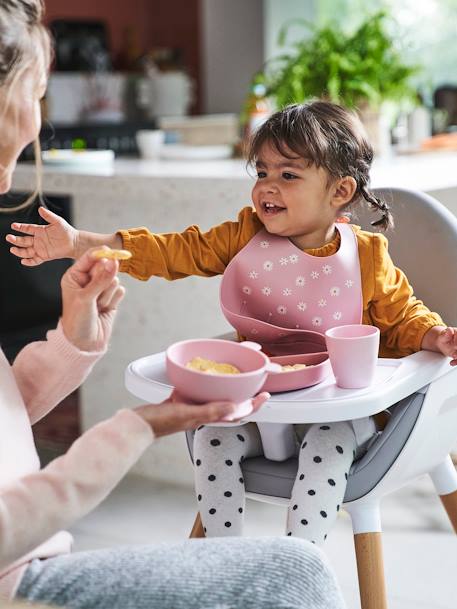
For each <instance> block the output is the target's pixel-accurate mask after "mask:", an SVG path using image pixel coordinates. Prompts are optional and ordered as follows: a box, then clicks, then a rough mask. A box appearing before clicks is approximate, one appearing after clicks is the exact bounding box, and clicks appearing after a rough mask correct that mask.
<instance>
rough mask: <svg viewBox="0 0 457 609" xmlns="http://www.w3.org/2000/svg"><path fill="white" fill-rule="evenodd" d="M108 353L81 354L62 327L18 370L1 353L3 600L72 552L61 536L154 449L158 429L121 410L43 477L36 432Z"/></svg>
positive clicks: (24, 355) (27, 353) (29, 352)
mask: <svg viewBox="0 0 457 609" xmlns="http://www.w3.org/2000/svg"><path fill="white" fill-rule="evenodd" d="M103 350H104V348H103ZM103 350H102V351H99V352H96V353H95V352H91V353H88V352H81V351H79V350H78V349H77V348H76V347H74V346H73V345H72V344H71V343H70V342H69V341H68V340H67V339H66V338H65V335H64V333H63V331H62V329H61V327H60V325H59V326H58V327H57V329H56V330H52V331H51V332H48V335H47V340H46V341H43V342H36V343H32V344H30V345H28V346H27V347H25V348H24V349H23V350H22V351H21V352H20V353H19V355H18V356H17V358H16V360H15V362H14V364H13V366H12V367H11V366H10V365H9V364H8V362H7V360H6V358H5V356H4V355H3V353H2V352H1V351H0V600H1V599H6V598H12V597H13V596H14V594H15V591H16V589H17V586H18V584H19V582H20V579H21V577H22V574H23V572H24V571H25V569H26V566H27V563H28V562H29V561H30V560H31V559H32V558H45V557H49V556H53V555H56V554H60V553H64V552H69V551H70V548H71V543H72V537H71V535H70V534H69V533H67V532H65V531H62V530H61V529H62V528H64V527H67V526H69V525H70V524H72V523H73V522H74V521H75V520H77V519H78V518H80V517H81V516H84V515H85V514H87V513H88V512H90V511H91V510H92V509H93V508H94V507H95V506H96V505H97V504H98V503H100V502H101V501H102V500H103V499H104V498H105V497H106V496H107V495H108V493H109V492H110V491H111V490H112V489H113V488H114V487H115V486H116V484H117V483H118V482H119V480H121V478H122V477H123V476H124V474H125V473H126V472H127V471H128V470H129V469H130V467H131V466H132V465H133V464H134V463H135V461H136V460H137V459H138V458H139V456H140V455H141V453H142V452H143V451H144V450H145V449H146V448H147V446H149V444H150V443H151V442H152V439H153V433H152V430H151V428H150V426H149V425H147V423H146V422H145V421H144V420H143V419H142V418H141V417H139V416H138V415H137V414H135V413H134V412H133V411H130V410H121V411H119V412H118V413H117V414H115V415H114V416H113V417H112V418H111V419H108V420H107V421H104V422H102V423H99V424H98V425H96V426H95V427H93V428H92V429H90V430H89V431H87V432H86V433H85V434H84V435H82V436H81V437H80V438H79V439H78V440H77V441H76V442H75V443H74V444H73V446H72V447H71V448H70V450H69V451H68V452H67V453H66V454H65V455H63V456H62V457H59V458H58V459H55V460H54V461H53V462H52V463H50V464H49V465H48V466H47V467H46V468H44V469H42V470H40V463H39V460H38V455H37V453H36V449H35V445H34V442H33V436H32V430H31V427H32V425H33V424H34V423H35V422H36V421H38V420H39V419H41V418H42V417H43V416H44V415H45V414H46V413H48V412H49V411H50V410H52V408H54V406H55V405H56V404H58V403H59V402H60V400H61V399H62V398H63V397H65V396H66V395H68V394H69V393H70V392H71V391H73V390H74V389H75V388H76V387H78V386H79V385H80V384H81V383H82V381H83V380H84V379H85V378H86V376H87V375H88V373H89V372H90V370H91V368H92V366H93V365H94V363H95V362H96V361H97V360H98V359H99V358H100V357H101V355H102V354H103Z"/></svg>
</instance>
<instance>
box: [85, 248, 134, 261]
mask: <svg viewBox="0 0 457 609" xmlns="http://www.w3.org/2000/svg"><path fill="white" fill-rule="evenodd" d="M92 256H93V257H94V258H108V260H128V259H129V258H131V257H132V253H131V252H129V251H128V250H112V249H102V250H97V251H95V252H92Z"/></svg>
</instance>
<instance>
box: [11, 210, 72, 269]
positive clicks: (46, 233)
mask: <svg viewBox="0 0 457 609" xmlns="http://www.w3.org/2000/svg"><path fill="white" fill-rule="evenodd" d="M38 213H39V214H40V216H41V217H42V218H43V220H46V222H48V224H45V225H42V224H24V223H22V222H14V223H13V224H12V225H11V228H12V229H13V230H15V231H18V232H20V233H24V236H23V237H17V236H16V235H6V240H7V241H8V243H11V244H12V245H13V247H11V248H10V252H11V253H12V254H14V255H15V256H17V257H18V258H21V264H23V265H24V266H38V265H39V264H42V263H43V262H47V261H48V260H56V259H57V258H76V257H77V249H78V240H79V231H77V230H76V229H75V228H73V226H71V225H70V224H68V222H66V221H65V220H64V219H63V218H61V217H60V216H58V215H57V214H54V213H53V212H52V211H49V209H46V208H44V207H40V208H39V209H38Z"/></svg>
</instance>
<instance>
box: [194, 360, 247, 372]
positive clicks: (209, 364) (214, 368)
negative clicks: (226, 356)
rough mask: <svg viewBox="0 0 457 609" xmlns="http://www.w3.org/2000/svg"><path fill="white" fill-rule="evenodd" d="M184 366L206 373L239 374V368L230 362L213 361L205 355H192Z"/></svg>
mask: <svg viewBox="0 0 457 609" xmlns="http://www.w3.org/2000/svg"><path fill="white" fill-rule="evenodd" d="M186 368H190V369H191V370H198V371H199V372H206V373H207V374H240V370H239V369H238V368H237V367H236V366H233V365H232V364H225V363H221V362H215V361H214V360H212V359H207V358H205V357H200V356H197V357H194V358H192V359H191V360H190V361H189V362H187V364H186Z"/></svg>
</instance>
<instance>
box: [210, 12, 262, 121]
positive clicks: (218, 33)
mask: <svg viewBox="0 0 457 609" xmlns="http://www.w3.org/2000/svg"><path fill="white" fill-rule="evenodd" d="M201 32H202V46H201V53H202V82H203V86H204V90H203V96H202V99H203V105H202V106H203V107H202V112H203V113H221V112H235V113H238V112H239V111H240V110H241V107H242V105H243V102H244V99H245V97H246V94H247V92H248V90H249V83H250V81H251V78H252V76H253V74H254V73H255V72H256V71H257V70H259V69H260V68H261V67H262V64H263V57H264V46H263V32H264V29H263V0H202V2H201Z"/></svg>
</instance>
